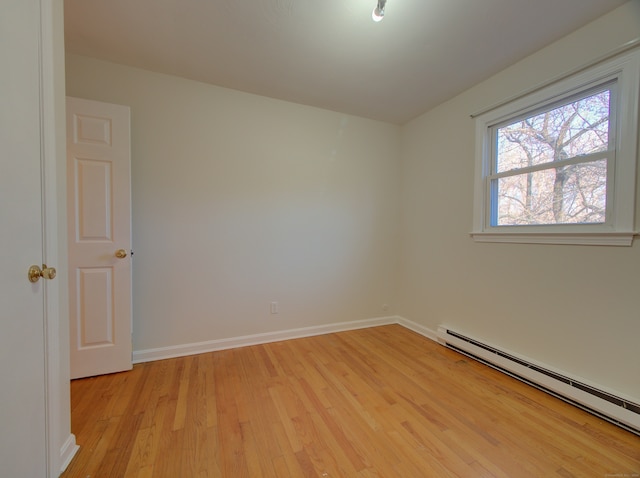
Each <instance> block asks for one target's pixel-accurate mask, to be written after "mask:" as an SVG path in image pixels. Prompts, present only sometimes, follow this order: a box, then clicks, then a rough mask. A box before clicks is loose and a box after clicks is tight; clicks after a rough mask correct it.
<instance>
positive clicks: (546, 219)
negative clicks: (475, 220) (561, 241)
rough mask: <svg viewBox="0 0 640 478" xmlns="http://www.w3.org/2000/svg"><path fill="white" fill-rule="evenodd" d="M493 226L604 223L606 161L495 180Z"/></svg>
mask: <svg viewBox="0 0 640 478" xmlns="http://www.w3.org/2000/svg"><path fill="white" fill-rule="evenodd" d="M493 184H494V186H496V194H497V201H498V203H497V211H496V214H497V217H496V218H495V220H494V224H493V225H496V226H521V225H534V224H537V225H544V224H587V223H588V224H593V223H603V222H604V221H605V209H606V193H607V160H606V159H603V160H599V161H592V162H589V163H582V164H573V165H570V166H563V167H559V168H549V169H545V170H542V171H536V172H533V173H525V174H518V175H515V176H509V177H505V178H499V179H495V180H494V181H493Z"/></svg>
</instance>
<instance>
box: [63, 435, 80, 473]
mask: <svg viewBox="0 0 640 478" xmlns="http://www.w3.org/2000/svg"><path fill="white" fill-rule="evenodd" d="M79 449H80V447H79V446H78V445H77V444H76V436H75V435H74V434H73V433H71V434H69V436H68V437H67V439H66V440H65V441H64V444H63V445H62V446H61V447H60V474H62V473H63V472H64V470H66V469H67V467H68V466H69V463H71V460H72V459H73V457H74V456H76V453H77V452H78V450H79Z"/></svg>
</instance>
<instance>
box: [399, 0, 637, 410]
mask: <svg viewBox="0 0 640 478" xmlns="http://www.w3.org/2000/svg"><path fill="white" fill-rule="evenodd" d="M639 34H640V2H638V1H635V0H634V1H632V2H629V3H627V4H625V5H623V6H622V7H621V8H619V9H617V10H614V11H613V12H612V13H610V14H609V15H606V16H604V17H602V18H600V19H599V20H597V21H596V22H594V23H592V24H590V25H587V26H586V27H584V28H582V29H580V30H578V31H576V32H574V33H573V34H572V35H569V36H567V37H565V38H564V39H562V40H560V41H558V42H557V43H554V44H552V45H551V46H549V47H547V48H545V49H543V50H541V51H539V52H538V53H536V54H534V55H532V56H530V57H528V58H526V59H524V60H522V61H521V62H519V63H517V64H516V65H513V66H512V67H510V68H508V69H506V70H504V71H503V72H501V73H500V74H498V75H496V76H494V77H493V78H491V79H489V80H487V81H485V82H483V83H481V84H479V85H477V86H476V87H474V88H472V89H470V90H468V91H466V92H465V93H463V94H461V95H459V96H457V97H455V98H453V99H452V100H450V101H448V102H446V103H444V104H442V105H440V106H439V107H437V108H435V109H433V110H431V111H429V112H427V113H426V114H424V115H423V116H421V117H419V118H417V119H416V120H414V121H412V122H411V123H409V124H407V125H405V126H404V127H403V132H402V133H403V136H402V160H401V178H402V179H401V192H402V193H401V194H402V198H401V211H402V226H401V240H400V243H399V250H400V251H401V261H400V263H401V266H400V275H399V277H400V281H399V283H398V291H399V297H398V303H399V309H398V313H399V314H400V315H401V316H404V317H406V318H408V319H411V320H413V321H415V322H418V323H420V324H421V325H423V326H426V327H428V328H431V329H435V328H436V327H437V325H438V324H441V323H445V324H448V325H450V326H451V327H452V328H453V329H456V330H459V331H461V332H464V333H466V334H469V335H471V336H475V337H479V338H481V339H484V340H486V341H487V342H489V343H492V344H494V345H497V346H500V347H503V348H506V349H509V350H512V351H515V352H518V353H520V354H523V355H525V356H528V357H529V358H532V359H535V360H537V361H540V362H542V363H546V364H548V365H550V366H551V367H554V368H556V369H559V370H562V371H566V372H568V373H570V374H572V375H575V376H579V377H583V378H585V379H586V380H588V381H591V382H593V383H595V384H598V385H599V386H603V387H605V388H608V389H611V390H613V391H617V392H618V393H621V394H622V395H626V396H627V397H629V398H634V399H635V400H636V401H637V400H640V359H639V358H638V339H639V337H640V295H639V294H640V244H639V242H640V241H638V239H636V240H635V243H634V245H633V246H632V247H621V248H616V247H589V246H550V245H524V244H476V243H474V242H473V240H472V239H471V238H470V237H469V232H470V231H471V228H472V214H473V174H474V121H473V120H472V119H470V117H469V115H470V114H471V113H474V112H475V111H478V110H481V109H483V108H484V107H487V106H491V105H493V104H495V103H497V102H499V101H501V100H503V99H506V98H508V97H510V96H513V95H515V94H518V93H520V92H522V91H525V90H527V89H529V88H531V87H534V86H535V85H537V84H540V83H542V82H544V81H546V80H547V79H549V78H553V77H555V76H557V75H560V74H562V73H563V72H566V71H569V70H572V69H573V68H576V67H578V66H580V65H583V64H585V63H588V62H589V61H591V60H592V59H595V58H598V57H599V56H601V55H603V54H605V53H607V52H608V51H610V50H613V49H614V48H616V47H617V46H619V45H622V44H624V43H626V42H627V41H630V40H632V39H634V38H637V37H638V36H639ZM637 211H638V212H640V205H638V206H637ZM639 224H640V221H638V220H637V221H636V228H638V225H639Z"/></svg>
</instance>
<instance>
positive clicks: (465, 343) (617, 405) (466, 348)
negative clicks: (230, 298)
mask: <svg viewBox="0 0 640 478" xmlns="http://www.w3.org/2000/svg"><path fill="white" fill-rule="evenodd" d="M437 337H438V342H440V343H441V344H442V345H444V346H445V347H448V348H450V349H453V350H455V351H457V352H459V353H462V354H464V355H466V356H468V357H470V358H472V359H474V360H477V361H479V362H482V363H484V364H485V365H488V366H490V367H492V368H494V369H496V370H499V371H501V372H503V373H506V374H507V375H510V376H512V377H514V378H516V379H518V380H520V381H522V382H525V383H527V384H529V385H531V386H533V387H536V388H538V389H540V390H542V391H544V392H547V393H549V394H551V395H553V396H555V397H557V398H559V399H561V400H564V401H565V402H568V403H571V404H572V405H575V406H577V407H580V408H582V409H583V410H585V411H587V412H589V413H592V414H594V415H597V416H598V417H600V418H602V419H604V420H607V421H609V422H611V423H614V424H615V425H618V426H619V427H621V428H624V429H625V430H627V431H630V432H631V433H635V434H636V435H640V405H638V404H637V403H634V402H631V401H629V400H627V399H625V398H621V397H618V396H616V395H613V394H611V393H609V392H606V391H603V390H599V389H597V388H595V387H593V386H591V385H587V384H585V383H582V382H580V381H577V380H574V379H572V378H569V377H567V376H564V375H562V374H559V373H557V372H554V371H552V370H549V369H547V368H544V367H541V366H539V365H537V364H535V363H533V362H530V361H528V360H523V359H522V358H521V357H516V356H514V355H512V354H509V353H506V352H504V351H501V350H499V349H497V348H495V347H492V346H489V345H487V344H484V343H482V342H480V341H478V340H475V339H472V338H470V337H465V336H464V335H462V334H460V333H457V332H454V331H452V330H450V329H448V328H447V327H445V326H440V327H438V334H437Z"/></svg>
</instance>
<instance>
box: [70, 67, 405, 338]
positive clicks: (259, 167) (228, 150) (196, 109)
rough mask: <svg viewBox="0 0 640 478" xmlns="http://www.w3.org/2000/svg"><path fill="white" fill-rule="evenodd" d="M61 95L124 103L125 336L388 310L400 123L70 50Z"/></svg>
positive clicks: (250, 327)
mask: <svg viewBox="0 0 640 478" xmlns="http://www.w3.org/2000/svg"><path fill="white" fill-rule="evenodd" d="M67 95H69V96H77V97H81V98H88V99H95V100H99V101H105V102H110V103H119V104H125V105H129V106H130V107H131V112H132V181H133V248H134V251H135V255H134V263H133V283H134V285H133V304H134V305H133V310H134V319H133V327H134V330H133V333H134V350H137V351H140V350H147V349H151V348H157V347H166V346H170V345H180V344H188V343H194V342H201V341H208V340H214V339H224V338H233V337H238V336H242V335H249V334H258V333H263V332H270V331H280V330H287V329H293V328H299V327H308V326H317V325H324V324H331V323H335V322H344V321H352V320H360V319H368V318H373V317H380V316H385V315H390V314H391V313H392V309H390V310H389V311H384V310H383V309H382V305H383V304H385V303H387V304H389V305H390V306H391V307H393V304H394V302H395V298H394V294H395V284H396V283H397V280H396V266H397V230H398V220H399V219H398V218H399V216H398V181H399V177H398V168H397V158H398V155H399V133H400V128H399V127H397V126H392V125H388V124H385V123H380V122H375V121H370V120H365V119H361V118H356V117H352V116H347V115H344V114H340V113H335V112H331V111H325V110H320V109H316V108H310V107H305V106H300V105H295V104H291V103H286V102H282V101H277V100H272V99H269V98H263V97H259V96H254V95H249V94H245V93H240V92H237V91H233V90H228V89H223V88H218V87H215V86H210V85H205V84H202V83H197V82H193V81H189V80H185V79H180V78H176V77H172V76H167V75H161V74H156V73H151V72H147V71H143V70H139V69H133V68H129V67H125V66H121V65H116V64H112V63H107V62H102V61H96V60H93V59H89V58H85V57H79V56H74V55H69V56H68V57H67ZM271 301H278V302H279V305H280V313H279V314H278V315H276V316H274V315H271V314H270V311H269V304H270V302H271Z"/></svg>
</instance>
